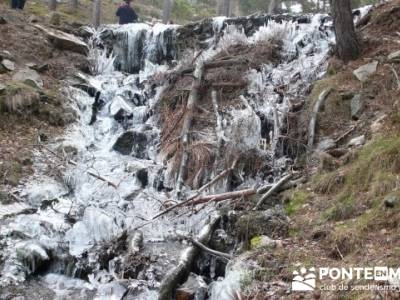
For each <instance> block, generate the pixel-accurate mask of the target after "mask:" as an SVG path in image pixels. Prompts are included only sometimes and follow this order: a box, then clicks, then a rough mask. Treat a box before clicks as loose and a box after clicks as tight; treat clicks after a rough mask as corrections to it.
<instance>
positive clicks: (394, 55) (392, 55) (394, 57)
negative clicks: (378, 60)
mask: <svg viewBox="0 0 400 300" xmlns="http://www.w3.org/2000/svg"><path fill="white" fill-rule="evenodd" d="M388 59H389V60H400V50H398V51H395V52H392V53H390V54H389V55H388Z"/></svg>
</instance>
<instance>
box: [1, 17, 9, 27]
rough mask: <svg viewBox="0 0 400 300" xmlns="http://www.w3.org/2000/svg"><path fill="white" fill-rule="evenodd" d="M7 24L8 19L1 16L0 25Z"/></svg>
mask: <svg viewBox="0 0 400 300" xmlns="http://www.w3.org/2000/svg"><path fill="white" fill-rule="evenodd" d="M4 24H7V20H6V19H4V17H2V16H0V25H4Z"/></svg>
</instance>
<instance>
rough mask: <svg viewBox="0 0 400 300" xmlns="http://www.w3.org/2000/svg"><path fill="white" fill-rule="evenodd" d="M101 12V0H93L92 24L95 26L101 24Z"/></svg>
mask: <svg viewBox="0 0 400 300" xmlns="http://www.w3.org/2000/svg"><path fill="white" fill-rule="evenodd" d="M100 14H101V0H93V10H92V25H93V26H94V27H95V28H97V27H99V26H100Z"/></svg>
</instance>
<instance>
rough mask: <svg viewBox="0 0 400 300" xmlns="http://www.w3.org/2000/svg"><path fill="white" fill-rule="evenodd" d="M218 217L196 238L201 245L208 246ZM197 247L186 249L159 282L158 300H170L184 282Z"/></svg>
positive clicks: (196, 253)
mask: <svg viewBox="0 0 400 300" xmlns="http://www.w3.org/2000/svg"><path fill="white" fill-rule="evenodd" d="M220 218H221V217H220V216H217V217H215V218H213V219H212V220H211V221H210V223H209V224H208V225H207V226H205V227H204V228H203V229H202V230H201V232H200V234H199V235H198V237H197V239H196V240H197V241H198V242H199V243H201V244H208V242H209V240H210V238H211V235H212V233H213V232H214V229H215V227H216V225H217V224H218V222H219V220H220ZM199 253H200V249H199V247H197V246H195V245H192V246H190V247H188V248H186V249H185V250H184V251H183V252H182V255H181V258H180V261H179V263H178V265H177V266H176V267H175V268H174V269H172V270H171V271H169V272H168V273H167V274H166V275H165V277H164V279H163V281H162V282H161V286H160V291H159V294H158V300H170V299H172V298H173V297H172V296H173V293H174V291H175V289H176V287H177V286H178V285H179V284H182V283H183V282H185V280H186V279H187V278H188V276H189V273H190V271H191V269H192V266H193V263H194V261H195V259H196V257H197V256H198V255H199Z"/></svg>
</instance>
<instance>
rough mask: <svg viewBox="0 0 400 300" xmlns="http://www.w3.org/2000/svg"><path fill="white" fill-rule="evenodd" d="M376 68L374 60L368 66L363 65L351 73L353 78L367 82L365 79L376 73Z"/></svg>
mask: <svg viewBox="0 0 400 300" xmlns="http://www.w3.org/2000/svg"><path fill="white" fill-rule="evenodd" d="M377 67H378V61H376V60H374V61H373V62H370V63H368V64H365V65H363V66H361V67H359V68H358V69H356V70H354V71H353V74H354V76H356V77H357V79H358V80H360V81H361V82H365V81H367V79H368V78H369V77H370V76H371V75H373V74H375V73H376V69H377Z"/></svg>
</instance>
